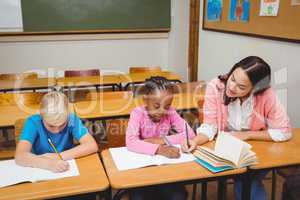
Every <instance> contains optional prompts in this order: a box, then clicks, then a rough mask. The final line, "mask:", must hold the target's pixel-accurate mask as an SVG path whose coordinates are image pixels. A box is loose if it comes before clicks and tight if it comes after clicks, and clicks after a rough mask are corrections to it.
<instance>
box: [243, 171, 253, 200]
mask: <svg viewBox="0 0 300 200" xmlns="http://www.w3.org/2000/svg"><path fill="white" fill-rule="evenodd" d="M250 198H251V173H245V174H244V175H242V199H243V200H250Z"/></svg>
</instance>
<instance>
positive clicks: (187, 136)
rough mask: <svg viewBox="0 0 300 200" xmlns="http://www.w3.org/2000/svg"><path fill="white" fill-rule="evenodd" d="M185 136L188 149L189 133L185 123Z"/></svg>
mask: <svg viewBox="0 0 300 200" xmlns="http://www.w3.org/2000/svg"><path fill="white" fill-rule="evenodd" d="M185 136H186V144H187V147H188V148H190V142H189V133H188V127H187V124H186V123H185Z"/></svg>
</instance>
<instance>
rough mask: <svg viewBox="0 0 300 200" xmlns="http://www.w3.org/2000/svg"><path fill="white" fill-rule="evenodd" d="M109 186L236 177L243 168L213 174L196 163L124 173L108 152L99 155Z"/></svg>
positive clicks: (119, 186) (242, 171) (126, 187)
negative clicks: (119, 169)
mask: <svg viewBox="0 0 300 200" xmlns="http://www.w3.org/2000/svg"><path fill="white" fill-rule="evenodd" d="M101 156H102V160H103V163H104V167H105V169H106V172H107V176H108V179H109V182H110V185H111V187H112V188H113V189H129V188H134V187H142V186H150V185H157V184H166V183H175V182H180V181H193V180H199V179H207V178H214V177H221V176H230V175H238V174H241V173H244V172H246V169H245V168H242V169H236V170H229V171H225V172H221V173H216V174H213V173H211V172H209V171H208V170H206V169H205V168H203V167H202V166H201V165H199V164H197V163H196V162H187V163H181V164H173V165H161V166H151V167H144V168H139V169H132V170H126V171H118V169H117V168H116V166H115V164H114V161H113V159H112V157H111V154H110V152H109V150H107V149H106V150H104V151H102V153H101Z"/></svg>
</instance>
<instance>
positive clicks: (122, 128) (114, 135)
mask: <svg viewBox="0 0 300 200" xmlns="http://www.w3.org/2000/svg"><path fill="white" fill-rule="evenodd" d="M127 126H128V119H115V120H109V122H108V123H107V147H109V148H110V147H121V146H125V145H126V142H125V137H126V129H127Z"/></svg>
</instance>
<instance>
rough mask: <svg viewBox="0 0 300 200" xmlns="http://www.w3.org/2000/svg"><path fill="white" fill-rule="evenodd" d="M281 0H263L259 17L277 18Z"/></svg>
mask: <svg viewBox="0 0 300 200" xmlns="http://www.w3.org/2000/svg"><path fill="white" fill-rule="evenodd" d="M278 10H279V0H261V1H260V11H259V16H277V14H278Z"/></svg>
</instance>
